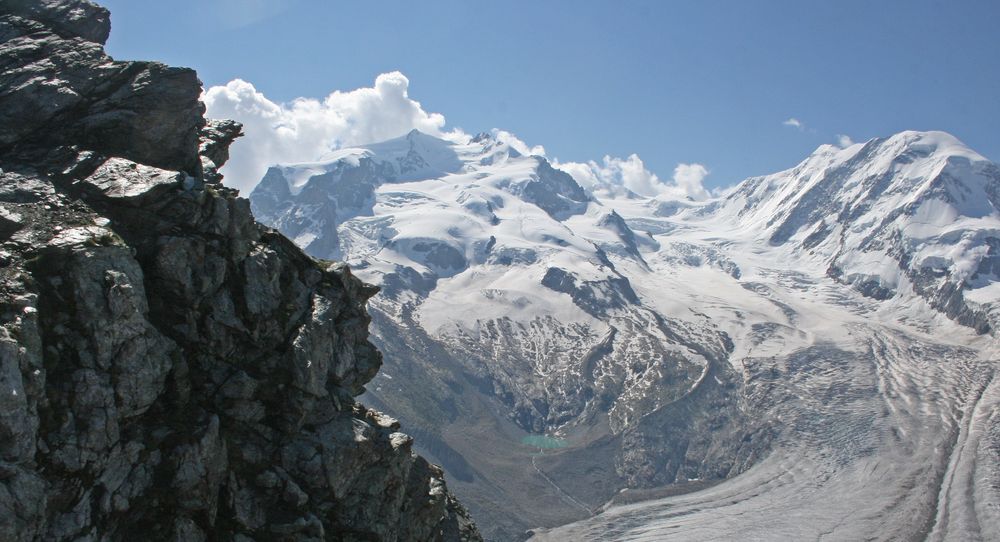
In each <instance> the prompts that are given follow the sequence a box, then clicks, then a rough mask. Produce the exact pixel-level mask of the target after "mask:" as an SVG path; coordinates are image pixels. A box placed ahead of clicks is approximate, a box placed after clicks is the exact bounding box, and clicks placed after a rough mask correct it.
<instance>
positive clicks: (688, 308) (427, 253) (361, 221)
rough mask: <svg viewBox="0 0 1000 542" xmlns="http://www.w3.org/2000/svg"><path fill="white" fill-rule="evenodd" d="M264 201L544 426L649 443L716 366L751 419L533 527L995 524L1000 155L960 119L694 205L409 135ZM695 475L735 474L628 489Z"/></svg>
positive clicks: (859, 531)
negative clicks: (652, 428)
mask: <svg viewBox="0 0 1000 542" xmlns="http://www.w3.org/2000/svg"><path fill="white" fill-rule="evenodd" d="M609 188H610V187H609ZM623 192H624V193H623ZM251 201H252V203H253V205H254V208H255V212H256V214H257V216H258V218H259V219H260V220H261V221H262V222H265V223H270V224H274V225H275V226H276V227H279V228H280V229H281V230H282V231H283V232H285V233H286V234H287V235H289V237H292V238H293V239H295V240H296V241H297V242H298V243H299V244H301V245H302V246H304V247H307V249H308V250H309V251H310V252H311V253H312V254H313V255H315V256H318V257H326V258H338V259H344V260H346V261H347V262H348V263H350V264H351V266H352V268H353V269H354V270H355V273H356V274H358V275H359V276H361V277H362V278H364V279H366V280H367V281H369V282H373V283H375V284H379V285H382V286H383V289H384V290H383V294H381V295H380V296H379V297H377V298H376V299H374V300H373V303H372V310H373V311H378V312H380V313H383V314H385V315H386V316H387V318H389V319H390V320H392V321H395V322H396V323H397V324H398V325H399V326H401V328H405V327H406V326H419V328H420V329H421V330H422V332H426V333H427V334H428V335H429V336H430V337H432V338H433V339H434V340H437V341H439V342H440V344H442V345H443V347H444V348H445V350H447V351H448V352H451V353H454V354H455V355H456V357H460V358H462V359H467V360H468V361H467V363H468V364H469V365H468V370H469V371H470V372H475V373H477V374H483V375H487V377H488V378H489V379H490V380H491V381H492V382H493V383H494V385H495V386H496V387H497V389H498V390H502V393H500V394H499V395H502V396H503V397H502V399H501V400H502V402H503V403H504V405H505V406H506V407H507V408H509V410H510V412H509V415H510V417H511V418H512V419H514V420H515V421H517V423H518V424H519V425H521V426H522V427H524V428H525V429H527V430H529V431H534V432H547V433H548V434H551V435H556V436H569V435H574V434H578V433H579V432H580V431H583V432H586V431H596V430H597V429H592V427H598V426H599V425H600V424H596V422H594V420H601V419H604V420H607V424H606V426H603V427H606V430H607V431H609V432H610V434H612V435H619V436H622V438H623V442H629V441H628V438H627V436H628V435H631V434H632V432H635V431H640V430H641V428H640V426H641V425H642V420H643V419H646V418H650V417H651V415H652V414H654V413H657V412H663V411H664V409H666V408H668V407H670V406H671V405H674V404H676V403H678V402H679V401H681V400H685V398H687V397H688V396H693V395H694V394H695V393H696V392H697V391H698V390H699V388H703V387H705V386H717V387H718V389H720V390H723V391H721V392H719V393H722V394H724V395H725V396H727V397H731V398H732V400H733V404H734V405H737V407H734V408H738V410H739V413H738V414H736V415H734V417H733V419H732V420H729V422H727V423H732V424H739V423H741V422H739V420H752V424H753V425H754V427H755V428H756V429H755V430H754V432H751V431H749V430H747V431H744V432H742V433H741V432H740V431H741V430H740V429H739V428H738V427H737V428H736V429H734V430H733V431H731V432H730V433H725V434H724V433H721V432H720V433H719V435H723V436H711V435H709V436H703V437H687V438H688V440H687V441H685V444H684V447H683V449H681V450H680V452H679V454H680V455H679V456H677V457H680V458H682V460H680V461H673V460H672V462H669V463H670V465H668V466H664V463H665V462H667V461H666V460H665V459H663V458H661V457H659V456H656V454H655V453H653V452H650V451H649V450H643V449H642V448H641V447H638V448H635V449H633V448H629V447H628V446H629V445H625V444H623V445H622V448H621V450H622V452H621V455H619V456H618V457H616V458H615V459H614V461H615V462H616V463H615V468H616V472H617V474H618V476H619V478H618V480H619V481H620V483H621V488H622V489H623V490H624V492H623V493H620V494H619V495H618V496H617V497H615V499H614V501H613V502H610V503H608V505H607V506H605V507H604V510H603V512H602V513H599V514H597V515H595V516H594V517H592V518H588V519H583V520H582V521H580V522H578V523H573V524H570V525H566V526H563V527H560V528H557V529H554V530H546V529H538V530H537V531H536V538H537V539H540V540H568V539H574V540H661V539H665V538H676V539H678V540H718V539H730V538H734V537H738V538H740V539H749V540H774V539H789V540H800V539H817V540H818V539H830V540H855V539H862V538H864V539H912V538H930V539H935V540H945V539H948V540H975V539H991V538H994V537H995V536H997V533H998V532H1000V492H998V489H997V488H998V487H1000V423H998V421H1000V420H998V418H1000V380H998V379H996V378H995V373H996V367H997V357H998V356H997V354H996V352H997V351H998V350H997V346H998V344H997V339H996V336H997V334H996V331H995V330H996V328H997V326H998V325H1000V280H998V279H1000V168H998V167H997V165H996V164H994V163H992V162H990V161H988V160H986V159H985V158H983V157H982V156H980V155H978V154H976V153H975V152H973V151H971V150H970V149H968V148H967V147H965V146H964V145H963V144H962V143H960V142H959V141H957V140H956V139H955V138H953V137H952V136H950V135H948V134H944V133H940V132H924V133H921V132H904V133H901V134H897V135H895V136H892V137H889V138H885V139H874V140H872V141H869V142H867V143H863V144H855V145H852V146H850V147H848V148H846V149H841V148H836V147H832V146H824V147H820V148H819V149H818V150H817V151H816V152H815V153H814V154H813V155H811V156H810V157H808V158H807V159H806V160H805V161H803V162H802V163H801V164H799V165H798V166H796V167H795V168H792V169H790V170H787V171H783V172H780V173H776V174H773V175H768V176H765V177H757V178H751V179H748V180H746V181H744V182H743V183H741V184H740V185H738V186H737V187H735V188H733V189H731V190H730V191H728V193H726V194H724V195H723V196H721V197H719V198H716V199H714V200H711V201H708V202H699V203H695V202H677V201H660V200H657V199H652V198H645V197H640V196H637V195H635V194H631V193H627V192H625V191H622V190H610V189H609V190H603V189H602V187H596V188H595V189H594V190H593V191H592V192H591V191H584V190H583V189H582V188H580V186H579V185H577V184H576V183H575V182H574V181H573V179H572V178H571V177H569V175H567V174H565V173H563V172H561V171H559V170H557V169H554V168H553V167H552V166H550V165H549V164H548V162H547V161H545V159H544V158H540V157H534V156H521V155H519V154H518V153H517V152H516V151H514V150H513V149H510V148H509V147H508V146H506V145H505V144H504V143H503V142H501V141H498V140H496V139H495V138H492V137H489V136H480V137H477V138H475V139H473V140H470V141H468V142H467V143H464V144H455V143H450V142H445V141H442V140H438V139H435V138H432V137H430V136H427V135H424V134H421V133H419V132H411V133H410V134H408V135H407V136H405V137H403V138H399V139H396V140H392V141H388V142H384V143H379V144H375V145H370V146H367V147H364V148H359V149H345V150H341V151H337V152H336V153H333V154H331V155H330V156H328V157H325V158H324V159H323V160H321V161H319V162H317V163H312V164H296V165H283V166H276V167H275V168H272V170H271V171H269V172H268V176H266V177H265V179H264V180H263V181H262V182H261V184H260V185H259V186H258V187H257V189H256V190H255V191H254V194H253V195H252V196H251ZM714 364H721V365H718V366H716V365H714ZM726 375H730V376H729V377H728V378H731V379H732V381H733V382H735V384H733V385H732V386H730V385H729V382H730V380H727V376H726ZM380 378H381V377H380ZM720 378H721V379H722V380H720ZM380 382H385V381H384V380H380V379H376V381H375V382H374V383H373V384H375V385H379V383H380ZM713 382H714V383H713ZM380 397H381V396H380ZM694 400H695V399H692V401H694ZM739 416H742V418H739ZM720 423H721V422H720ZM747 423H750V422H747ZM699 427H700V426H699ZM762 427H766V428H767V431H766V432H767V433H768V434H769V435H772V437H771V438H769V439H768V441H767V444H766V449H765V448H761V447H760V446H763V445H756V444H750V441H751V440H752V439H751V438H750V436H752V435H758V434H760V432H761V431H760V428H762ZM574 431H577V433H574ZM726 435H729V436H726ZM730 437H731V439H736V440H737V441H736V442H727V441H725V442H724V440H725V439H727V438H730ZM664 438H668V437H664ZM754 438H756V437H754ZM739 439H744V441H741V440H739ZM579 440H580V442H588V440H587V439H586V438H580V439H579ZM755 442H756V441H755ZM582 445H583V444H581V446H582ZM636 449H637V450H639V451H640V452H642V453H637V452H635V450H636ZM719 450H727V451H719ZM750 451H753V452H754V454H756V455H754V454H750ZM643 454H645V455H643ZM639 456H641V457H640V458H639V459H636V457H639ZM750 456H752V458H750V459H748V457H750ZM643 458H645V459H643ZM609 461H611V459H610V458H609ZM539 473H541V471H539ZM643 477H649V481H648V483H647V482H646V481H644V478H643ZM699 478H717V479H722V478H727V479H726V480H725V481H721V482H720V483H718V484H716V485H712V486H711V487H707V488H705V489H701V490H699V491H696V492H693V493H687V494H683V495H679V496H673V497H667V498H661V499H655V500H648V501H643V502H638V503H634V504H624V503H627V502H629V501H630V500H632V499H629V498H628V495H629V493H628V492H629V491H630V490H628V489H626V488H627V487H632V488H635V487H655V486H659V485H663V484H668V483H683V482H690V481H703V480H699ZM552 482H553V483H554V484H559V483H560V480H559V479H557V478H553V480H552ZM563 493H565V491H563ZM573 497H579V498H580V499H583V500H584V501H586V498H587V495H583V494H580V495H574V496H573ZM594 504H595V505H596V504H599V503H594Z"/></svg>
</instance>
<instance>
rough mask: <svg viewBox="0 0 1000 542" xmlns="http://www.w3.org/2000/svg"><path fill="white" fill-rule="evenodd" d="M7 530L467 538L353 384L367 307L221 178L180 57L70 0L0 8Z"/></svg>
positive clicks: (366, 371)
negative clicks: (131, 46)
mask: <svg viewBox="0 0 1000 542" xmlns="http://www.w3.org/2000/svg"><path fill="white" fill-rule="evenodd" d="M0 6H2V8H3V11H2V13H0V36H2V43H0V63H2V66H3V69H2V70H0V71H2V75H0V88H3V89H4V90H3V92H2V94H0V111H2V112H3V113H2V114H3V116H4V118H5V119H12V121H10V122H5V123H4V126H3V127H0V243H2V244H0V539H3V540H11V541H20V540H39V539H45V540H63V539H66V540H69V539H73V540H77V539H80V540H135V539H163V540H178V541H180V540H184V541H189V540H208V539H212V540H241V541H244V540H321V539H328V540H329V539H337V540H374V539H377V540H441V539H445V540H460V539H468V540H475V539H478V538H479V537H478V534H477V532H476V530H475V527H474V526H473V525H472V524H471V521H470V520H469V518H468V517H467V515H466V513H465V512H464V509H463V508H462V507H461V506H460V505H459V504H458V503H457V502H456V501H455V500H454V499H453V498H452V497H451V495H450V494H449V493H448V492H447V490H446V488H445V485H444V482H443V479H442V472H441V470H440V469H439V468H438V467H436V466H434V465H431V464H429V463H428V462H427V461H425V460H423V459H422V458H420V457H419V456H416V455H415V454H414V453H413V452H412V450H411V449H412V442H413V441H412V439H411V438H410V437H408V436H406V435H405V434H403V433H401V432H399V424H398V423H396V422H395V420H392V419H391V418H388V417H385V416H383V415H381V414H379V413H377V412H375V411H372V410H368V409H366V408H365V407H363V406H362V405H360V404H358V403H357V402H356V401H355V400H354V397H355V396H356V395H358V394H360V393H361V392H362V391H363V390H364V387H363V386H364V384H365V383H366V382H368V381H369V380H370V379H371V378H372V377H373V376H374V375H375V374H376V372H377V371H378V368H379V366H380V364H381V356H380V354H379V352H378V351H377V350H375V348H374V347H373V346H372V345H371V343H369V342H368V329H367V327H368V323H369V318H368V315H367V313H366V311H365V302H366V300H367V299H368V298H369V297H370V296H371V295H372V294H374V293H375V289H374V288H372V287H370V286H367V285H365V284H364V283H362V282H361V281H360V280H358V279H356V278H354V277H353V276H352V275H351V273H350V271H349V270H348V268H347V267H346V266H344V265H342V264H335V263H330V262H319V261H316V260H313V259H311V258H309V257H307V256H305V255H304V254H303V253H302V252H301V251H300V250H299V249H298V248H296V247H295V245H294V244H293V243H291V242H290V241H288V240H287V239H285V238H284V237H282V236H281V235H279V234H277V233H276V232H274V231H272V230H269V229H267V228H264V227H261V226H259V225H258V224H257V223H256V222H255V221H254V219H253V216H252V215H251V213H250V209H249V203H248V202H247V201H246V200H244V199H241V198H239V197H238V195H237V193H236V191H234V190H231V189H228V188H225V187H223V186H222V185H220V184H218V179H219V176H218V173H217V172H216V169H217V167H218V166H220V165H221V164H222V163H223V162H224V161H225V160H226V158H227V153H228V151H227V149H228V145H229V143H230V142H231V141H232V140H233V139H234V138H235V137H237V136H238V135H239V130H240V127H239V125H238V124H235V123H231V122H209V123H207V124H206V123H205V121H204V120H203V119H202V106H201V105H200V104H199V103H198V101H197V97H198V95H199V92H200V87H199V83H198V81H197V79H196V77H195V74H194V72H191V71H190V70H178V69H174V68H167V67H165V66H162V65H159V64H153V63H119V62H114V61H112V60H111V59H110V58H108V57H107V56H106V55H104V53H103V51H102V49H101V47H100V43H102V42H103V41H104V40H105V39H106V37H107V34H108V29H109V27H108V17H107V12H106V11H105V10H103V9H102V8H99V7H96V6H94V5H92V4H90V3H88V2H85V1H70V0H43V1H41V2H38V1H35V2H4V3H3V4H0Z"/></svg>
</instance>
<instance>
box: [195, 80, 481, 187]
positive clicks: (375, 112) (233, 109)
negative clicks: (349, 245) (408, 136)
mask: <svg viewBox="0 0 1000 542" xmlns="http://www.w3.org/2000/svg"><path fill="white" fill-rule="evenodd" d="M409 86H410V81H409V79H407V78H406V76H405V75H403V74H402V73H400V72H398V71H395V72H389V73H383V74H381V75H379V76H378V77H377V78H376V79H375V83H374V85H373V86H372V87H364V88H359V89H355V90H351V91H347V92H341V91H335V92H332V93H330V94H329V95H327V96H326V97H325V98H323V99H322V100H317V99H314V98H296V99H295V100H292V101H291V102H288V103H275V102H273V101H271V100H269V99H268V98H267V97H266V96H264V94H263V93H261V92H260V91H258V90H257V89H256V88H255V87H254V86H253V85H252V84H250V83H248V82H246V81H243V80H242V79H234V80H233V81H230V82H229V83H227V84H225V85H221V86H215V87H211V88H209V89H207V90H206V91H205V93H204V94H203V95H202V100H203V101H204V102H205V106H206V108H207V115H208V117H210V118H217V119H234V120H237V121H239V122H242V123H243V125H244V130H243V131H244V133H245V134H246V135H245V136H244V137H242V138H240V139H238V140H236V142H235V143H234V144H233V152H232V160H231V161H230V163H229V164H227V165H226V167H225V168H224V169H223V173H224V174H225V175H226V184H228V185H230V186H234V187H236V188H239V189H240V190H241V191H243V192H244V193H246V192H248V191H249V190H250V189H252V188H253V187H254V186H255V185H256V184H257V182H258V181H259V180H260V179H261V177H263V176H264V173H265V172H266V171H267V168H268V167H269V166H271V165H274V164H276V163H294V162H307V161H311V160H316V159H317V158H319V157H320V156H322V155H323V154H325V153H326V152H328V151H330V150H332V149H336V148H341V147H345V146H352V145H362V144H365V143H372V142H376V141H383V140H386V139H391V138H393V137H398V136H401V135H403V134H405V133H407V132H409V131H410V130H413V129H417V130H420V131H421V132H424V133H427V134H431V135H434V136H438V137H447V138H455V137H461V136H462V134H461V133H460V132H457V131H452V132H445V128H444V127H445V118H444V115H441V114H440V113H429V112H427V111H424V109H423V107H422V106H421V105H420V102H418V101H416V100H413V99H412V98H410V97H409Z"/></svg>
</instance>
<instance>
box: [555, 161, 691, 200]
mask: <svg viewBox="0 0 1000 542" xmlns="http://www.w3.org/2000/svg"><path fill="white" fill-rule="evenodd" d="M555 165H556V166H557V167H558V168H560V169H562V170H563V171H565V172H567V173H569V174H570V175H572V176H573V178H574V179H576V181H577V182H578V183H580V184H581V185H582V186H584V187H586V188H589V189H590V190H593V191H600V190H611V191H613V190H614V189H615V188H616V187H624V188H627V189H629V190H631V191H632V192H635V193H636V194H639V195H640V196H646V197H661V198H666V199H686V198H691V199H694V200H703V199H706V198H708V197H709V193H708V191H707V190H705V187H704V186H703V185H702V181H704V179H705V177H706V176H707V175H708V169H706V168H705V166H703V165H701V164H678V165H677V167H676V168H675V169H674V177H673V180H672V182H664V181H663V180H661V179H660V178H659V177H658V176H657V175H656V174H655V173H653V172H651V171H649V170H648V169H646V166H645V164H644V163H643V162H642V159H641V158H639V156H638V155H636V154H632V155H629V157H628V158H624V159H623V158H616V157H611V156H605V157H604V160H603V161H602V163H600V164H598V163H597V162H595V161H593V160H591V161H589V162H586V163H580V162H566V163H559V162H556V163H555Z"/></svg>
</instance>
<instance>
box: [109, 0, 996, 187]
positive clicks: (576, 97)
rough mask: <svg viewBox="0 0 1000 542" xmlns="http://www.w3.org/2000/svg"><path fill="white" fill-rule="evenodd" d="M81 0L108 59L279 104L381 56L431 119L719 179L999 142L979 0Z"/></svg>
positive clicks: (581, 154)
mask: <svg viewBox="0 0 1000 542" xmlns="http://www.w3.org/2000/svg"><path fill="white" fill-rule="evenodd" d="M99 1H100V3H102V4H103V5H105V6H107V7H109V8H110V9H111V10H112V24H113V29H112V34H111V39H110V41H109V44H108V50H109V52H110V53H111V54H112V55H113V56H115V57H116V58H120V59H154V60H161V61H164V62H166V63H169V64H172V65H183V66H191V67H193V68H195V69H197V70H198V72H199V74H200V76H201V79H202V81H203V82H204V83H205V85H206V86H207V87H208V86H213V85H222V84H225V83H227V82H228V81H230V80H232V79H234V78H241V79H243V80H245V81H248V82H250V83H252V85H253V86H254V87H255V88H256V89H257V90H258V91H259V92H260V93H262V94H264V95H266V97H267V98H268V99H269V100H271V101H273V102H279V103H280V102H287V101H290V100H293V99H295V98H297V97H311V98H317V99H322V98H323V97H324V96H326V95H328V94H329V93H330V92H332V91H334V90H344V91H347V90H351V89H355V88H360V87H371V86H372V85H373V81H374V80H375V78H376V76H377V75H379V74H381V73H385V72H391V71H394V70H398V71H400V72H402V73H403V74H405V76H406V77H407V78H408V79H409V88H408V93H409V96H410V98H413V99H415V100H418V101H420V103H421V105H422V107H423V110H424V111H428V112H436V113H441V114H443V115H444V116H445V117H446V119H447V126H448V127H450V128H454V127H461V128H462V129H464V130H465V131H467V132H472V133H475V132H479V131H483V130H488V129H491V128H502V129H505V130H509V131H511V132H513V133H515V134H516V135H517V136H518V137H519V138H520V139H522V140H524V141H525V142H527V143H529V144H532V145H534V144H542V145H544V146H545V149H546V151H547V154H548V155H549V156H550V157H557V158H559V159H560V160H563V161H585V160H598V161H600V159H601V157H602V156H604V155H606V154H610V155H612V156H620V157H625V156H628V155H630V154H632V153H637V154H638V155H639V156H641V158H642V160H643V161H644V163H645V166H646V167H647V168H648V169H650V170H652V171H653V172H655V173H657V174H659V175H660V177H663V178H669V177H670V176H671V173H672V172H673V170H674V167H675V166H676V165H677V164H678V163H699V164H704V165H705V166H706V167H707V168H708V169H709V170H710V172H711V173H710V175H709V176H708V178H707V179H706V181H705V184H706V185H707V186H719V185H728V184H732V183H735V182H737V181H739V180H742V179H743V178H745V177H748V176H752V175H757V174H764V173H770V172H773V171H777V170H781V169H785V168H787V167H790V166H792V165H794V164H795V163H797V162H798V161H800V160H801V159H802V158H804V157H805V156H806V155H807V154H808V153H809V152H811V151H812V150H813V149H815V147H817V146H818V145H820V144H822V143H834V142H836V141H837V137H838V135H840V134H844V135H847V136H849V137H850V138H852V139H853V140H855V141H863V140H865V139H868V138H871V137H876V136H886V135H890V134H892V133H895V132H898V131H901V130H905V129H917V130H945V131H948V132H951V133H952V134H954V135H956V136H957V137H958V138H959V139H962V140H963V141H964V142H965V143H966V144H968V145H969V146H971V147H972V148H973V149H975V150H977V151H979V152H980V153H982V154H984V155H986V156H987V157H989V158H992V159H994V160H997V159H998V158H1000V137H998V136H1000V39H998V38H997V28H1000V2H996V1H987V0H983V1H929V0H905V1H904V0H899V1H884V0H883V1H855V0H849V1H841V0H838V1H805V0H780V1H779V0H775V1H753V2H748V1H736V0H733V1H722V0H700V1H669V2H668V1H630V2H625V1H619V2H597V1H581V0H572V1H570V0H565V1H540V0H535V1H531V2H527V1H525V2H521V1H513V0H509V1H505V2H497V1H494V2H458V1H429V2H413V1H412V0H410V1H396V0H380V1H377V2H370V1H368V2H361V1H357V2H344V1H339V0H198V1H193V0H191V1H189V0H176V1H170V2H160V1H153V0H103V1H101V0H99ZM791 118H794V119H798V121H800V123H801V126H798V127H796V126H791V125H788V124H786V123H785V121H786V120H788V119H791Z"/></svg>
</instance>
